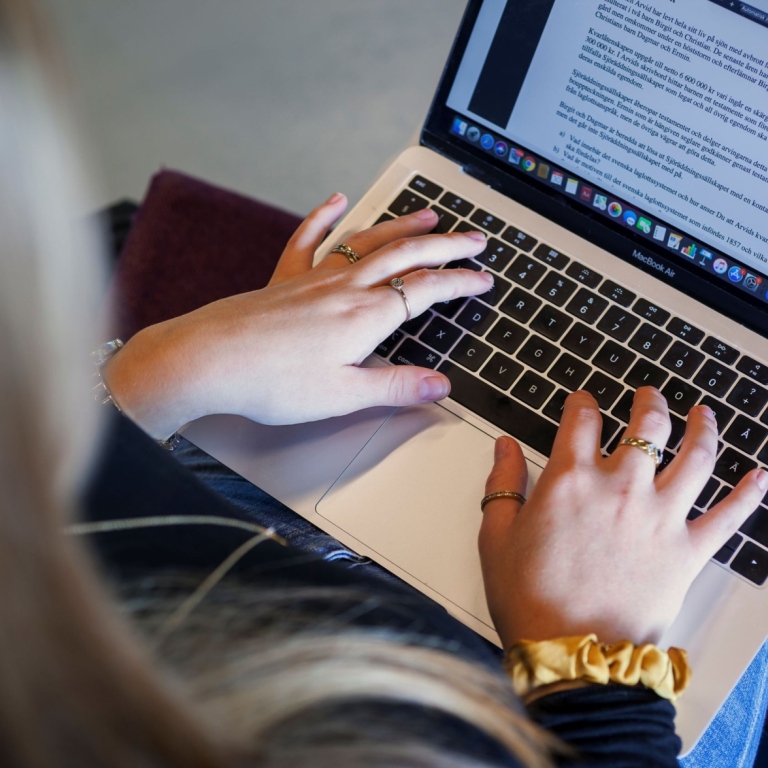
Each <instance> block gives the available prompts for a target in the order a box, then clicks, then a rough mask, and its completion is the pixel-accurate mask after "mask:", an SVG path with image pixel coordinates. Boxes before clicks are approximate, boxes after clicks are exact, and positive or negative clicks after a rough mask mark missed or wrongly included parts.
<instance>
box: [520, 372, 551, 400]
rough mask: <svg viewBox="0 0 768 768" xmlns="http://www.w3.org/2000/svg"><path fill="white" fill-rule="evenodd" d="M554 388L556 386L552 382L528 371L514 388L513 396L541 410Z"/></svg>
mask: <svg viewBox="0 0 768 768" xmlns="http://www.w3.org/2000/svg"><path fill="white" fill-rule="evenodd" d="M554 388H555V385H554V384H552V382H550V381H547V380H546V379H543V378H542V377H541V376H539V375H538V374H537V373H534V372H533V371H526V372H525V373H524V374H523V375H522V376H521V377H520V380H519V381H518V382H517V384H515V386H514V387H512V396H513V397H516V398H517V399H518V400H522V401H523V402H524V403H528V405H530V406H531V407H532V408H541V406H542V405H544V402H545V401H546V399H547V398H548V397H549V396H550V395H551V394H552V391H553V390H554Z"/></svg>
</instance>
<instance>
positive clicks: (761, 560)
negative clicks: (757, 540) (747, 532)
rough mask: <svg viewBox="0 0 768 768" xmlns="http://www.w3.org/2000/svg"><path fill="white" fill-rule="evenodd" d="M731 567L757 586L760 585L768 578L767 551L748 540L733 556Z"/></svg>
mask: <svg viewBox="0 0 768 768" xmlns="http://www.w3.org/2000/svg"><path fill="white" fill-rule="evenodd" d="M731 569H732V570H733V571H735V572H736V573H738V574H739V575H741V576H744V578H746V579H749V580H750V581H751V582H753V583H755V584H757V585H758V586H762V585H763V584H765V580H766V578H768V552H766V551H765V550H764V549H761V548H760V547H758V546H757V544H753V543H752V542H751V541H748V542H746V544H744V546H743V547H742V548H741V549H740V550H739V552H738V554H737V555H736V557H734V558H733V560H732V562H731Z"/></svg>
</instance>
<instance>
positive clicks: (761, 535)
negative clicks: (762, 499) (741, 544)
mask: <svg viewBox="0 0 768 768" xmlns="http://www.w3.org/2000/svg"><path fill="white" fill-rule="evenodd" d="M739 530H740V531H741V532H742V533H746V534H747V536H749V538H750V539H754V540H755V541H757V542H759V543H760V544H762V545H763V546H764V547H768V509H766V508H765V507H762V506H761V507H758V508H757V509H756V510H755V511H754V512H753V513H752V514H751V515H750V516H749V517H748V518H747V519H746V522H745V523H744V524H743V525H742V526H741V528H739Z"/></svg>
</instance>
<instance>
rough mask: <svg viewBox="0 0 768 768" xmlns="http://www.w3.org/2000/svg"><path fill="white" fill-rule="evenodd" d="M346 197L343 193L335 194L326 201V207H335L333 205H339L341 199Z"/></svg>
mask: <svg viewBox="0 0 768 768" xmlns="http://www.w3.org/2000/svg"><path fill="white" fill-rule="evenodd" d="M342 197H344V195H342V194H341V192H334V193H333V194H332V195H331V196H330V197H329V198H328V199H327V200H326V201H325V204H326V205H333V203H338V202H339V200H341V198H342Z"/></svg>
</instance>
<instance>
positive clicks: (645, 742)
mask: <svg viewBox="0 0 768 768" xmlns="http://www.w3.org/2000/svg"><path fill="white" fill-rule="evenodd" d="M528 713H529V714H530V716H531V718H532V719H533V720H535V721H536V722H537V723H538V724H539V725H541V726H542V727H544V728H546V729H547V730H548V731H550V732H551V733H554V734H555V735H556V736H558V737H559V738H560V739H561V740H562V741H564V742H565V743H566V744H568V745H569V746H571V747H573V748H574V749H575V750H576V751H577V753H578V757H577V758H575V759H565V760H562V761H561V762H560V763H559V764H561V765H567V766H611V768H639V766H654V768H664V767H665V766H669V767H670V768H677V766H678V762H677V755H678V753H679V752H680V747H681V742H680V739H679V738H678V736H677V735H676V734H675V724H674V716H675V709H674V707H673V706H672V704H671V703H670V702H669V701H667V700H666V699H662V698H660V697H659V696H657V695H656V694H655V693H653V692H652V691H649V690H647V689H646V688H640V687H637V688H630V687H628V686H624V685H591V686H588V687H586V688H577V689H575V690H572V691H563V692H561V693H553V694H551V695H549V696H544V697H542V698H540V699H537V700H536V701H534V702H533V703H532V704H531V705H530V707H529V708H528Z"/></svg>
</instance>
